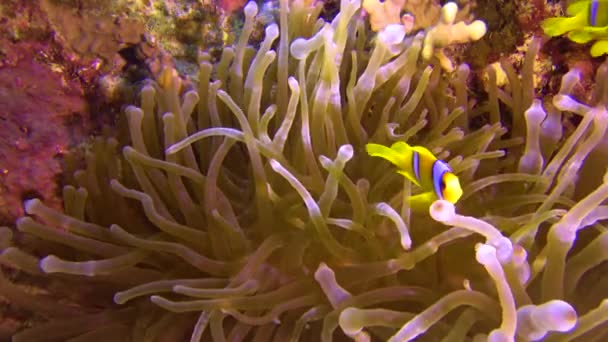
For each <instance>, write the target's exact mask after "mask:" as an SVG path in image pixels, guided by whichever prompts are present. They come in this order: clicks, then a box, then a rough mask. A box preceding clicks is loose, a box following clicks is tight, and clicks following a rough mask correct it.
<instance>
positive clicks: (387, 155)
mask: <svg viewBox="0 0 608 342" xmlns="http://www.w3.org/2000/svg"><path fill="white" fill-rule="evenodd" d="M365 150H366V151H367V154H369V155H370V156H372V157H380V158H382V159H384V160H387V161H389V162H390V163H391V164H393V165H395V166H397V167H399V166H400V165H401V164H403V163H402V162H401V159H402V156H400V155H399V152H398V151H397V150H395V149H393V148H392V146H391V147H386V146H384V145H379V144H372V143H370V144H366V145H365Z"/></svg>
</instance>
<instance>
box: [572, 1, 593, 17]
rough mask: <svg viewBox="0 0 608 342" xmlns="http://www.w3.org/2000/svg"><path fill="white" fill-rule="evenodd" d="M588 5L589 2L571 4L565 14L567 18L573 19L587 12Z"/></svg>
mask: <svg viewBox="0 0 608 342" xmlns="http://www.w3.org/2000/svg"><path fill="white" fill-rule="evenodd" d="M589 3H590V1H589V0H581V1H576V2H573V3H572V4H570V5H569V6H568V7H567V8H566V13H567V14H568V15H569V16H571V17H573V16H575V15H577V14H578V13H580V12H582V11H588V8H589Z"/></svg>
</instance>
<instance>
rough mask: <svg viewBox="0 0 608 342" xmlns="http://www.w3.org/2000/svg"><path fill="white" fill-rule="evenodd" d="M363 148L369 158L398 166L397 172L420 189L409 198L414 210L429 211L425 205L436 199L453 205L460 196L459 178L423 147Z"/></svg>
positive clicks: (366, 146) (382, 146)
mask: <svg viewBox="0 0 608 342" xmlns="http://www.w3.org/2000/svg"><path fill="white" fill-rule="evenodd" d="M365 149H366V150H367V153H368V154H369V155H370V156H372V157H380V158H383V159H385V160H387V161H389V162H391V163H392V164H393V165H395V166H397V168H398V170H397V173H399V174H400V175H403V176H404V177H406V178H407V179H409V180H410V181H411V182H412V183H414V184H416V185H417V186H419V187H421V188H422V190H423V191H424V192H423V193H422V194H419V195H416V196H412V197H411V198H410V199H409V202H410V204H411V205H412V207H413V208H418V207H419V206H423V207H424V206H426V208H427V209H428V205H430V204H431V203H432V202H433V201H435V200H438V199H443V200H446V201H449V202H451V203H456V202H457V201H458V199H459V198H460V196H462V188H461V187H460V182H459V181H458V176H456V175H455V174H454V173H453V172H452V169H451V168H450V166H449V165H448V164H447V163H446V162H444V161H443V160H439V159H437V157H435V156H434V155H433V153H431V151H429V150H428V149H426V148H424V147H422V146H410V145H408V144H406V143H405V142H403V141H398V142H396V143H394V144H393V145H391V147H387V146H384V145H379V144H371V143H370V144H367V145H365Z"/></svg>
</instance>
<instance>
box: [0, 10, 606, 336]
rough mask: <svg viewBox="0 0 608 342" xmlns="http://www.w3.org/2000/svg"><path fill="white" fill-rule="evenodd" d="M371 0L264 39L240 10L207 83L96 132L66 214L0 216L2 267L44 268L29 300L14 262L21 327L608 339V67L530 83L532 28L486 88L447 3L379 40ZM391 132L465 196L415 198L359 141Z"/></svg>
mask: <svg viewBox="0 0 608 342" xmlns="http://www.w3.org/2000/svg"><path fill="white" fill-rule="evenodd" d="M360 7H361V3H360V1H359V0H342V1H341V4H340V12H339V14H338V15H337V16H336V17H335V18H334V19H333V21H332V22H327V21H325V20H323V19H320V18H319V17H318V15H319V6H318V5H314V4H308V3H306V2H304V1H301V0H295V1H287V0H280V8H279V9H280V11H279V23H278V24H274V23H273V24H269V25H268V26H267V27H266V30H265V37H264V39H263V41H262V42H261V43H260V44H259V47H258V48H257V49H253V48H252V47H251V46H249V44H248V42H249V39H250V36H251V34H252V31H253V28H254V24H255V17H256V15H257V13H258V7H257V5H256V4H255V3H253V2H250V3H249V4H247V6H246V7H245V17H246V19H245V24H244V27H243V30H242V33H241V36H240V37H239V39H238V40H237V41H236V42H235V44H234V45H233V46H230V47H227V48H225V49H224V50H223V53H222V56H221V59H220V61H219V62H218V63H217V64H212V63H211V62H210V58H209V56H207V55H203V56H202V57H201V60H200V65H199V67H200V68H199V74H198V83H197V85H194V86H193V85H192V83H189V82H184V81H183V80H182V79H181V78H180V77H179V75H178V74H177V72H176V71H175V70H174V69H172V68H169V67H166V68H165V69H164V70H163V72H162V73H161V74H160V76H159V78H158V80H157V81H152V80H150V81H148V82H147V83H146V84H145V85H143V86H142V88H141V92H140V102H139V104H138V106H136V105H131V106H128V107H127V108H126V109H125V111H124V119H125V121H126V122H127V124H128V133H129V137H128V138H129V139H128V140H129V141H130V143H129V144H127V145H125V146H120V148H121V152H122V153H117V150H118V148H119V144H118V141H117V140H116V139H114V138H109V139H104V138H97V139H96V140H95V141H94V143H93V144H92V146H91V148H90V150H89V151H87V154H86V167H85V168H84V169H83V170H80V171H78V172H76V173H75V174H74V176H73V179H72V181H71V183H70V184H69V185H66V186H65V187H64V189H63V198H64V211H63V212H60V211H58V210H56V209H53V208H51V207H49V206H48V205H46V204H45V203H44V201H41V200H39V199H31V200H28V201H26V202H25V203H24V207H25V211H26V213H27V216H25V217H22V218H20V219H19V220H18V221H17V222H16V227H17V229H16V231H14V230H11V229H10V228H3V229H1V230H0V242H1V243H2V247H1V248H2V253H1V254H0V263H2V264H3V265H5V266H7V267H10V268H13V269H16V270H19V271H20V272H23V273H25V274H28V277H29V278H28V279H30V278H33V279H38V280H39V281H44V282H46V283H48V284H49V285H48V286H47V288H48V291H47V292H46V293H43V294H39V295H37V296H36V297H35V298H36V300H33V299H32V298H33V297H32V295H31V294H30V293H28V292H26V291H25V290H23V288H22V287H20V286H19V284H21V283H23V280H22V279H19V278H15V279H8V278H7V277H6V276H2V277H0V294H2V295H3V296H5V297H8V298H10V299H11V303H12V304H13V305H15V306H18V307H21V308H22V309H23V310H25V311H30V312H34V313H36V315H35V316H34V317H35V319H33V320H32V321H31V322H30V323H31V324H28V326H27V327H24V328H23V330H21V331H20V332H18V333H17V334H16V335H14V336H13V341H15V342H19V341H40V340H68V339H73V340H75V341H84V340H113V341H118V340H123V341H178V340H179V341H181V340H188V339H189V340H190V341H225V340H230V341H242V340H247V341H258V342H261V341H324V342H328V341H332V340H334V339H335V340H344V339H347V340H349V339H354V340H356V341H385V340H388V341H393V342H400V341H407V340H413V339H418V340H432V341H439V340H443V341H469V340H488V341H515V340H518V341H519V340H521V341H536V340H540V339H543V338H545V339H546V340H548V341H553V340H557V341H567V340H573V339H576V338H579V337H580V338H581V340H582V339H584V338H595V339H600V340H601V338H602V337H603V336H605V334H606V330H607V329H606V327H607V325H606V320H607V319H608V305H606V304H605V303H606V301H605V300H604V298H606V296H607V295H608V294H607V291H606V288H607V287H606V279H607V278H606V276H605V275H603V274H602V273H603V272H602V271H603V270H604V266H605V265H604V263H603V261H604V260H606V258H608V253H607V252H605V251H606V248H605V243H606V238H605V235H606V234H605V229H606V228H605V226H604V221H605V220H606V219H607V218H608V211H607V210H606V206H605V205H602V203H603V202H604V201H605V199H606V197H608V188H607V187H608V177H606V176H603V175H604V173H605V172H606V167H607V166H608V162H607V161H603V162H602V163H596V164H594V165H589V164H588V163H586V158H587V156H589V155H593V154H594V153H598V152H601V151H600V150H601V149H605V146H604V145H603V144H602V143H601V142H602V139H603V137H604V135H605V132H606V128H607V125H608V110H607V109H606V106H607V105H608V93H607V91H608V63H604V64H603V65H602V67H601V68H600V69H599V70H598V73H597V75H596V83H597V85H596V87H595V90H594V91H595V92H594V94H593V102H592V103H589V104H586V103H583V102H580V101H577V100H576V99H575V98H574V97H573V96H572V95H571V91H572V88H573V87H574V86H575V85H576V83H577V82H579V80H580V75H579V74H578V73H577V71H576V70H570V71H569V72H568V73H567V74H566V75H565V76H564V77H563V80H562V87H561V89H560V91H559V93H558V94H557V95H555V96H553V97H547V98H536V96H535V92H534V82H533V76H534V75H533V70H534V63H535V59H536V55H537V53H538V51H539V48H540V40H538V39H533V40H532V42H531V43H530V46H529V49H528V51H527V53H526V56H525V58H524V61H523V65H522V66H521V73H519V74H518V73H516V71H515V68H514V67H513V66H512V65H510V64H509V63H508V62H506V61H503V62H502V64H501V68H502V70H503V71H504V72H505V74H506V77H507V79H508V81H507V85H506V86H499V85H498V82H497V80H496V77H492V76H491V75H490V77H489V80H490V81H489V82H487V84H486V90H487V92H488V94H489V95H490V96H488V100H487V101H485V102H481V103H476V101H475V100H474V99H473V98H471V97H470V95H469V93H468V92H467V91H466V90H467V77H468V74H469V72H470V70H469V68H468V66H467V65H464V64H463V65H456V66H454V65H453V64H452V62H451V61H449V60H447V55H446V54H444V49H445V48H446V45H449V44H451V43H454V42H451V41H450V40H449V39H444V38H445V36H444V35H443V33H446V32H447V33H449V31H450V30H464V29H469V28H471V26H467V25H465V24H459V23H454V20H453V18H454V17H455V14H456V13H454V11H455V10H456V6H455V5H454V4H448V5H445V6H444V8H443V10H442V18H440V19H439V20H440V21H441V25H438V26H437V27H436V30H433V28H429V29H427V30H426V31H425V32H421V33H418V34H412V33H410V32H407V30H406V28H405V27H404V26H402V25H401V24H394V23H389V24H388V25H387V26H386V27H385V28H384V29H382V30H381V31H380V32H379V33H378V34H377V35H372V34H370V32H369V31H368V29H367V28H366V26H365V25H366V23H365V21H364V20H365V19H364V17H362V16H360V15H359V10H360ZM450 18H451V20H450ZM479 25H480V24H476V25H475V26H476V27H477V26H479ZM473 29H479V27H477V28H475V27H473ZM483 31H484V32H485V26H484V30H483ZM429 32H434V37H433V39H425V34H428V33H429ZM477 33H480V31H479V32H477ZM476 37H477V36H475V37H473V38H476ZM461 42H462V41H458V43H461ZM423 51H427V53H424V56H423V53H422V52H423ZM448 62H449V63H448ZM451 68H454V72H453V73H451V72H450V69H451ZM488 72H489V73H490V74H492V73H494V72H495V69H488ZM494 76H496V75H494ZM567 115H578V116H580V117H581V121H580V123H579V124H578V125H577V126H576V127H575V128H574V129H573V130H572V131H563V130H562V126H561V120H562V118H563V117H565V116H567ZM480 118H481V119H483V120H481V121H482V124H478V123H479V122H480V120H479V119H480ZM396 141H406V142H407V143H408V144H414V145H421V146H425V147H428V148H429V150H431V151H432V152H433V153H434V154H435V155H437V156H438V158H440V159H442V160H445V161H446V162H447V163H448V164H449V166H450V167H451V169H453V171H454V173H455V174H456V175H457V176H458V177H459V179H460V183H461V184H462V186H463V193H464V194H463V197H462V198H461V199H460V200H459V201H458V203H457V204H456V205H454V204H453V203H451V202H448V201H444V200H438V201H435V202H434V203H432V204H431V205H430V207H429V208H428V211H426V212H422V213H419V212H415V211H412V210H410V209H411V208H409V207H408V205H407V198H408V197H409V196H411V195H415V194H417V191H418V189H417V188H416V187H411V186H410V183H409V181H407V180H406V179H404V178H403V177H401V176H400V175H398V174H396V173H395V172H394V170H393V167H392V166H391V165H389V163H386V162H383V161H381V160H378V159H375V158H371V157H370V156H368V155H367V153H365V150H364V146H365V144H366V143H368V142H374V143H379V144H383V145H390V144H391V143H393V142H396ZM590 167H591V168H594V169H595V170H597V172H595V173H593V174H598V173H599V174H600V176H599V177H590V178H583V177H579V174H580V173H581V172H583V171H585V169H586V168H590ZM585 172H586V171H585ZM602 177H603V178H602ZM589 183H592V184H595V186H593V187H591V190H589V191H588V192H586V193H580V189H581V187H583V186H588V185H589ZM577 190H579V191H578V192H577Z"/></svg>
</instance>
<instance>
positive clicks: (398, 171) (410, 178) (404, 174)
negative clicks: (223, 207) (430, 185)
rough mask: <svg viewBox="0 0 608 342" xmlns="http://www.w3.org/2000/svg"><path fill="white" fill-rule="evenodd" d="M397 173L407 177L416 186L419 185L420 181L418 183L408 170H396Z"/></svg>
mask: <svg viewBox="0 0 608 342" xmlns="http://www.w3.org/2000/svg"><path fill="white" fill-rule="evenodd" d="M397 173H398V174H400V175H402V176H403V177H405V178H407V179H408V180H409V181H410V182H412V183H414V184H416V185H417V186H420V183H418V180H416V178H415V177H414V176H413V175H412V174H410V173H409V172H406V171H403V170H397Z"/></svg>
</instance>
